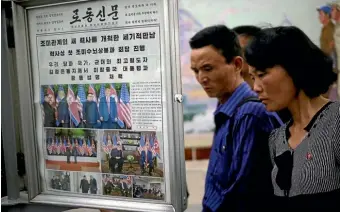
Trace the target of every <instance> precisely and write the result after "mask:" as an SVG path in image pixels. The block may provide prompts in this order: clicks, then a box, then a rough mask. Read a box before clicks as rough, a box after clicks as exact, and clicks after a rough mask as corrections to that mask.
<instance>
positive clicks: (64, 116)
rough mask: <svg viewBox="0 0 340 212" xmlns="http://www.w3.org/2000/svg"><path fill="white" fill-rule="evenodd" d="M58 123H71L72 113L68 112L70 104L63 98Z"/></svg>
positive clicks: (59, 104) (60, 103)
mask: <svg viewBox="0 0 340 212" xmlns="http://www.w3.org/2000/svg"><path fill="white" fill-rule="evenodd" d="M58 121H59V122H60V123H61V121H64V123H70V113H69V110H68V103H67V101H66V98H63V99H62V100H60V102H59V103H58Z"/></svg>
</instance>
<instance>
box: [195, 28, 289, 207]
mask: <svg viewBox="0 0 340 212" xmlns="http://www.w3.org/2000/svg"><path fill="white" fill-rule="evenodd" d="M190 46H191V48H192V52H191V68H192V70H193V72H194V73H195V76H196V79H197V81H198V82H199V83H200V84H201V86H202V87H203V89H204V90H205V92H206V93H207V94H208V96H209V97H211V98H217V100H218V106H217V109H216V111H215V112H214V118H215V125H216V129H215V134H214V141H213V145H212V150H211V153H210V161H209V166H208V171H207V176H206V183H205V194H204V199H203V211H233V212H234V211H250V210H251V211H254V210H256V209H263V208H264V205H265V204H267V205H268V201H270V199H269V197H270V196H271V194H272V186H271V162H270V157H269V148H268V136H269V134H270V132H271V131H272V130H273V129H275V128H277V127H279V126H280V125H281V124H282V122H281V120H280V119H279V117H278V116H277V115H276V114H275V113H269V112H267V111H266V109H265V106H264V105H263V104H262V103H261V102H253V101H248V102H244V101H245V99H247V98H249V97H254V96H255V97H256V96H257V95H256V93H255V92H253V91H252V89H251V88H250V86H249V85H248V84H247V83H246V82H244V79H243V78H242V76H241V70H242V66H243V63H244V61H243V59H242V51H241V48H240V44H239V41H238V39H237V35H236V34H235V32H233V31H232V30H230V29H229V28H227V27H226V26H223V25H217V26H211V27H207V28H205V29H203V30H201V31H200V32H198V33H197V34H196V35H194V36H193V37H192V38H191V40H190ZM242 103H244V104H242ZM240 104H242V105H240Z"/></svg>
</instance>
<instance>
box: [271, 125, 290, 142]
mask: <svg viewBox="0 0 340 212" xmlns="http://www.w3.org/2000/svg"><path fill="white" fill-rule="evenodd" d="M287 124H288V123H285V124H283V125H281V126H280V127H278V128H276V129H274V130H273V131H272V132H271V133H270V135H269V143H272V144H273V143H278V142H282V141H283V139H284V138H285V136H284V135H285V131H286V127H287Z"/></svg>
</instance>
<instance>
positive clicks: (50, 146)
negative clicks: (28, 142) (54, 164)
mask: <svg viewBox="0 0 340 212" xmlns="http://www.w3.org/2000/svg"><path fill="white" fill-rule="evenodd" d="M47 150H48V153H49V154H52V151H53V147H52V145H51V143H50V142H48V144H47Z"/></svg>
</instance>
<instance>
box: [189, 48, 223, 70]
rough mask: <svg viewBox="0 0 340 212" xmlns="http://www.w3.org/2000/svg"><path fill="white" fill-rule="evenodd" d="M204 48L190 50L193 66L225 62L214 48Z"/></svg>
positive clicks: (219, 52) (220, 53)
mask: <svg viewBox="0 0 340 212" xmlns="http://www.w3.org/2000/svg"><path fill="white" fill-rule="evenodd" d="M204 48H205V47H203V48H200V49H194V50H192V52H191V63H192V64H193V65H194V66H202V65H204V64H206V63H215V62H222V61H224V60H225V59H224V57H223V55H222V52H221V51H218V50H217V49H214V48H209V49H204Z"/></svg>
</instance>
